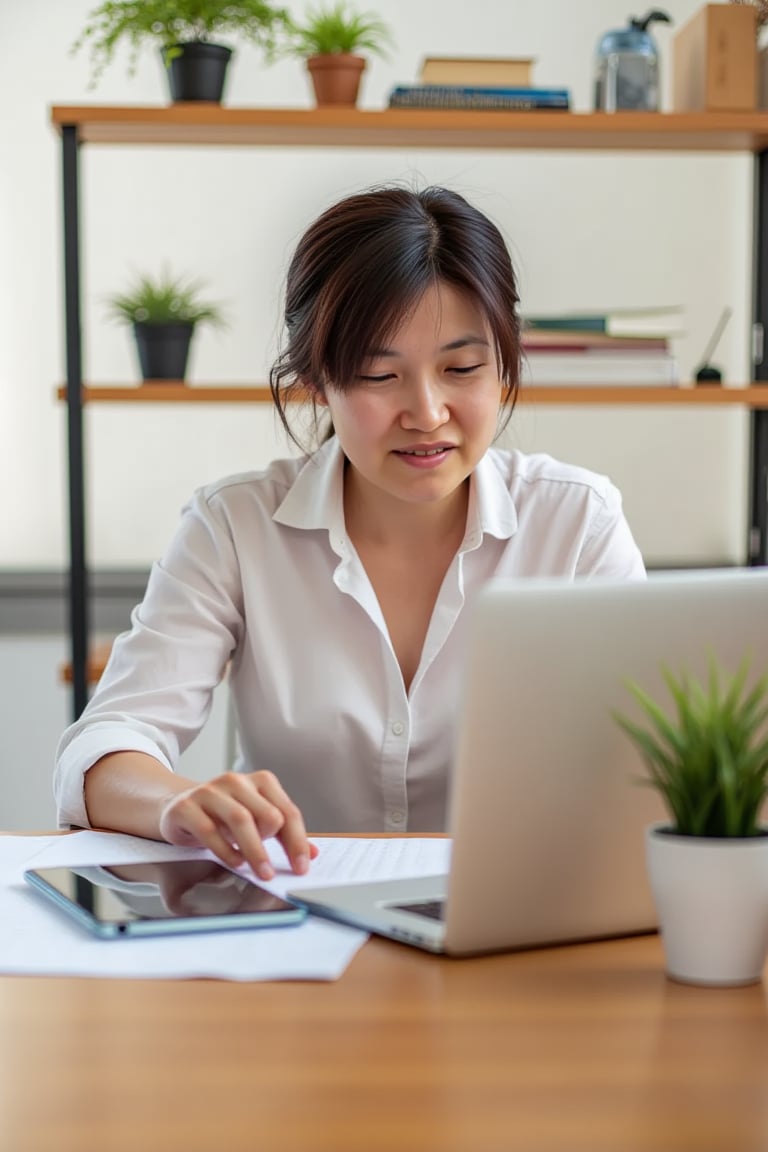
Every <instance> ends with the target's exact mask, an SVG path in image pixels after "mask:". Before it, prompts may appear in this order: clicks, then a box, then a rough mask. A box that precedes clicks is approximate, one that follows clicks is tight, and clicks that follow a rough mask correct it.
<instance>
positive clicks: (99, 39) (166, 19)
mask: <svg viewBox="0 0 768 1152" xmlns="http://www.w3.org/2000/svg"><path fill="white" fill-rule="evenodd" d="M87 20H88V22H87V24H86V25H85V27H84V28H83V30H82V32H81V33H80V36H79V37H78V38H77V40H76V41H75V43H74V44H73V45H72V51H73V52H77V51H79V50H80V49H81V48H82V47H83V45H84V44H86V43H89V44H90V47H91V87H94V86H95V85H96V84H97V83H98V80H99V79H100V77H101V75H102V73H103V72H104V69H105V68H106V67H107V65H108V64H110V63H111V61H112V59H113V57H114V54H115V49H116V48H117V46H118V44H120V43H127V44H128V46H129V50H130V56H129V62H128V73H129V75H133V73H134V72H135V71H136V62H137V59H138V55H139V51H140V49H141V48H142V46H143V45H144V44H145V43H147V42H149V43H154V44H156V45H159V47H160V48H162V51H163V58H164V60H165V64H166V66H168V64H169V63H170V62H171V60H172V59H173V58H174V57H175V56H178V55H179V49H178V47H177V46H178V45H179V44H185V43H188V42H190V41H204V42H208V43H211V42H214V41H216V40H217V38H218V37H219V36H227V35H233V36H241V37H243V38H244V39H245V40H248V41H250V42H251V43H253V44H256V45H257V46H258V47H259V48H261V49H262V50H263V52H264V54H265V56H266V58H267V59H270V58H271V57H273V56H274V54H275V52H276V49H277V46H278V44H279V43H280V42H281V41H282V39H283V38H285V37H287V35H288V33H289V30H290V28H291V27H292V25H291V22H290V17H289V15H288V11H287V9H285V8H280V7H277V6H275V5H274V4H272V3H270V2H269V0H239V2H237V3H232V2H231V0H104V3H102V4H99V5H98V6H97V7H96V8H94V9H93V10H92V11H91V12H89V14H88V17H87Z"/></svg>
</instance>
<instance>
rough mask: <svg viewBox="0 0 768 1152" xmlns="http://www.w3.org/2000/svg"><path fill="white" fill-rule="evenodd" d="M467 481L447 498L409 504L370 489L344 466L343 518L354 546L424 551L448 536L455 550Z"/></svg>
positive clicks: (461, 533) (465, 503) (463, 527)
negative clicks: (362, 542) (365, 545)
mask: <svg viewBox="0 0 768 1152" xmlns="http://www.w3.org/2000/svg"><path fill="white" fill-rule="evenodd" d="M468 505H469V480H465V481H464V483H463V484H462V485H461V487H460V488H458V489H457V490H456V491H455V492H452V493H451V495H450V496H449V497H447V498H446V499H444V500H440V501H439V502H435V503H426V504H418V503H417V504H409V503H407V502H406V501H403V500H398V499H397V498H395V497H390V496H388V495H387V494H386V493H385V492H380V491H378V490H375V489H372V488H371V487H370V486H369V485H367V484H366V483H365V481H363V480H361V478H360V477H359V476H358V474H357V473H356V472H355V471H354V470H353V469H352V468H350V467H349V465H347V468H346V471H345V476H344V518H345V521H346V525H347V532H348V533H349V536H350V538H351V539H352V541H353V542H354V543H355V544H357V543H359V542H361V541H365V542H367V543H369V544H375V545H379V546H387V547H393V548H396V547H398V546H401V547H407V548H415V547H419V548H424V547H425V545H426V546H429V545H430V543H431V542H432V541H435V542H440V543H443V544H444V543H445V542H446V541H447V540H448V539H450V538H451V537H452V538H453V539H454V540H455V542H456V547H457V548H458V546H459V544H460V543H461V541H462V539H463V538H464V532H465V530H466V523H467V507H468Z"/></svg>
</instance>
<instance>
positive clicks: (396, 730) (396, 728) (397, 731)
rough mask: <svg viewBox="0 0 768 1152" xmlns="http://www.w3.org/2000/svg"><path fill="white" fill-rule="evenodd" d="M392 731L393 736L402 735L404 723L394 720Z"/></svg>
mask: <svg viewBox="0 0 768 1152" xmlns="http://www.w3.org/2000/svg"><path fill="white" fill-rule="evenodd" d="M392 731H393V732H394V734H395V736H402V734H403V732H405V724H401V722H400V721H399V720H395V722H394V724H393V725H392ZM401 815H402V813H401Z"/></svg>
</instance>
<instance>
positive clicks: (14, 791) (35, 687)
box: [0, 636, 233, 832]
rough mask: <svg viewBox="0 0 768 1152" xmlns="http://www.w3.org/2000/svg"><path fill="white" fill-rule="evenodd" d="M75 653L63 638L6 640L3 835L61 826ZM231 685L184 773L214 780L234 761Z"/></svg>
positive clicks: (0, 650) (222, 690) (0, 746)
mask: <svg viewBox="0 0 768 1152" xmlns="http://www.w3.org/2000/svg"><path fill="white" fill-rule="evenodd" d="M68 658H69V651H68V646H67V644H66V642H65V641H64V638H63V637H61V636H32V637H30V636H3V637H0V684H2V685H3V692H2V695H0V828H2V830H3V831H4V832H17V831H39V832H43V831H46V830H48V829H51V828H55V827H56V808H55V805H54V803H53V785H52V775H53V760H54V753H55V750H56V746H57V744H58V742H59V738H60V737H61V734H62V732H63V731H64V728H65V727H66V726H67V724H69V722H70V720H71V719H72V694H71V689H70V688H69V687H68V686H67V685H65V684H63V683H62V682H61V679H60V675H59V673H60V670H61V667H62V665H63V664H64V662H65V661H66V660H67V659H68ZM232 739H233V737H232V729H231V726H230V717H229V709H228V689H227V686H226V684H220V685H219V687H218V688H217V689H216V691H215V692H214V696H213V706H212V709H211V715H210V716H209V718H208V722H207V724H206V725H205V728H204V729H203V730H202V732H201V733H200V735H199V736H198V737H197V739H196V740H195V741H194V743H193V744H191V745H190V747H189V748H188V749H187V750H186V752H185V753H184V754H183V756H182V758H181V762H180V768H179V770H180V772H181V773H182V774H183V775H184V776H186V777H187V778H188V779H190V780H209V779H210V778H211V777H212V776H217V775H218V774H219V773H220V772H223V771H225V770H226V769H227V768H229V767H231V765H232V755H231V753H232V750H233V745H232Z"/></svg>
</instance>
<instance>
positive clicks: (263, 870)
mask: <svg viewBox="0 0 768 1152" xmlns="http://www.w3.org/2000/svg"><path fill="white" fill-rule="evenodd" d="M256 871H257V872H258V874H259V876H260V877H261V879H262V880H271V879H272V877H273V876H274V875H275V872H274V869H273V867H272V865H271V864H270V863H269V862H268V861H267V860H265V861H264V862H263V863H262V864H259V866H258V868H257V869H256Z"/></svg>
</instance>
